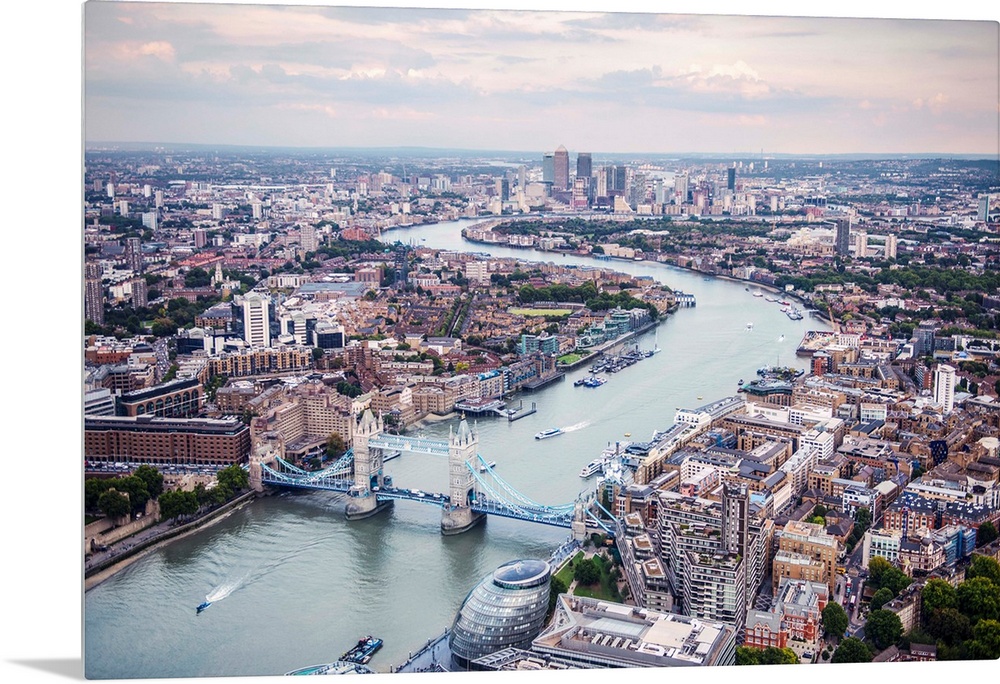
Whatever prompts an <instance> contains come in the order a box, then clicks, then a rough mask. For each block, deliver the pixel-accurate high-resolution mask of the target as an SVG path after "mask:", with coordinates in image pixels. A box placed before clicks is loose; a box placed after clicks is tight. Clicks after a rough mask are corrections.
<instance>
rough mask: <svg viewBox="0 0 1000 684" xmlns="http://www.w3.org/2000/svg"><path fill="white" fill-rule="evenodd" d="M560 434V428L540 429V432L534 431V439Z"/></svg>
mask: <svg viewBox="0 0 1000 684" xmlns="http://www.w3.org/2000/svg"><path fill="white" fill-rule="evenodd" d="M561 434H562V428H549V429H548V430H542V431H541V432H536V433H535V439H548V438H549V437H555V436H556V435H561Z"/></svg>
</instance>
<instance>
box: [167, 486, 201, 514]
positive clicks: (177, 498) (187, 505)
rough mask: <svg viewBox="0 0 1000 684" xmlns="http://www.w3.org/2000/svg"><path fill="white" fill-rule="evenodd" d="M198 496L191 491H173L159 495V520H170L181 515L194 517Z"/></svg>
mask: <svg viewBox="0 0 1000 684" xmlns="http://www.w3.org/2000/svg"><path fill="white" fill-rule="evenodd" d="M199 505H200V504H199V501H198V494H197V493H196V492H193V491H183V490H180V489H173V490H171V491H169V492H163V494H161V495H160V518H161V519H162V520H171V519H173V518H179V517H180V516H182V515H194V514H195V513H197V512H198V506H199Z"/></svg>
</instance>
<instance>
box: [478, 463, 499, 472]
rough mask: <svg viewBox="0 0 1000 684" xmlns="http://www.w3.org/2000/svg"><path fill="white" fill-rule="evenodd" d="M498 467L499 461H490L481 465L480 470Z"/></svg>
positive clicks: (484, 470)
mask: <svg viewBox="0 0 1000 684" xmlns="http://www.w3.org/2000/svg"><path fill="white" fill-rule="evenodd" d="M496 467H497V462H496V461H490V462H489V463H486V464H484V465H481V466H479V472H481V473H485V472H486V471H487V470H489V469H491V468H496Z"/></svg>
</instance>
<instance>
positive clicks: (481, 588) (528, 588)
mask: <svg viewBox="0 0 1000 684" xmlns="http://www.w3.org/2000/svg"><path fill="white" fill-rule="evenodd" d="M551 574H552V570H551V568H550V567H549V564H548V563H547V562H545V561H542V560H517V561H511V562H509V563H505V564H503V565H501V566H500V567H499V568H497V569H496V570H495V571H494V572H493V573H492V574H491V575H487V576H486V577H485V578H483V580H482V581H481V582H480V583H479V584H477V585H476V586H475V588H473V590H472V591H470V592H469V595H468V596H467V597H466V598H465V601H464V602H463V603H462V607H461V608H460V609H459V610H458V615H456V616H455V623H454V625H452V630H451V636H450V637H449V645H450V647H451V652H452V655H453V657H454V659H455V662H456V663H457V664H458V665H460V666H462V667H469V662H470V661H472V660H475V659H476V658H481V657H482V656H485V655H488V654H490V653H494V652H496V651H499V650H501V649H504V648H508V647H515V648H524V649H526V648H529V647H530V646H531V641H532V639H534V638H535V637H536V636H538V633H539V632H540V631H541V630H542V627H543V626H544V624H545V614H546V612H548V607H549V579H550V577H551Z"/></svg>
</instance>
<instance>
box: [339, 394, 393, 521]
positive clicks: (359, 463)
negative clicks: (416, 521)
mask: <svg viewBox="0 0 1000 684" xmlns="http://www.w3.org/2000/svg"><path fill="white" fill-rule="evenodd" d="M381 432H382V419H381V418H376V417H375V415H374V414H373V413H372V412H371V409H365V412H364V413H363V414H361V418H360V420H359V422H358V424H357V425H356V426H355V427H354V486H352V487H351V489H350V491H348V493H347V495H348V496H349V497H350V500H349V501H348V502H347V509H346V514H347V518H348V520H357V519H360V518H367V517H368V516H370V515H375V514H376V513H378V512H379V511H381V510H382V509H384V508H386V507H388V506H389V505H391V504H392V502H391V501H382V502H380V501H378V498H377V496H376V494H375V492H374V491H373V490H372V488H373V487H381V486H382V482H383V473H382V450H381V449H377V448H376V449H370V448H369V447H368V442H369V440H371V439H372V438H373V437H375V436H376V435H379V434H381Z"/></svg>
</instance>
